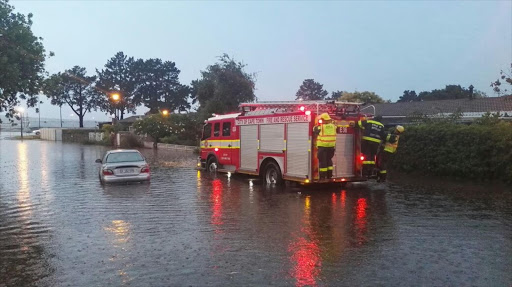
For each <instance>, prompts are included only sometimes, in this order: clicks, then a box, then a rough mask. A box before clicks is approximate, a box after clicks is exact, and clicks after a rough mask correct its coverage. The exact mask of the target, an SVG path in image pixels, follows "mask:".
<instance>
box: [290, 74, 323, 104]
mask: <svg viewBox="0 0 512 287" xmlns="http://www.w3.org/2000/svg"><path fill="white" fill-rule="evenodd" d="M328 94H329V93H328V92H327V91H326V90H324V85H322V84H320V83H318V82H315V80H313V79H305V80H304V81H303V82H302V85H301V86H300V88H299V90H298V91H297V93H296V94H295V97H296V98H295V99H296V100H302V101H317V100H325V98H326V97H327V95H328Z"/></svg>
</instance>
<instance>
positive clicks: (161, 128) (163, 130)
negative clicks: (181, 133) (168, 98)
mask: <svg viewBox="0 0 512 287" xmlns="http://www.w3.org/2000/svg"><path fill="white" fill-rule="evenodd" d="M133 128H134V129H135V132H137V133H138V134H140V135H144V134H147V135H149V136H150V137H152V138H153V141H154V142H153V146H154V147H155V148H156V147H157V144H158V142H159V141H160V139H161V138H163V137H166V136H169V135H170V134H171V131H172V126H171V122H170V120H169V118H168V117H164V116H162V115H161V114H153V115H149V116H147V117H145V118H143V119H140V120H137V121H136V122H135V123H134V124H133Z"/></svg>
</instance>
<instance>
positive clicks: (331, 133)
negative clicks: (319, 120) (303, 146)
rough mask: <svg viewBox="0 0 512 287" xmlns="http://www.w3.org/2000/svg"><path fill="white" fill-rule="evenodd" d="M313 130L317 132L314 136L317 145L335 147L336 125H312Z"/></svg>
mask: <svg viewBox="0 0 512 287" xmlns="http://www.w3.org/2000/svg"><path fill="white" fill-rule="evenodd" d="M313 131H314V132H315V133H317V134H318V136H317V138H316V146H317V147H336V126H335V125H333V124H324V125H320V126H316V127H314V129H313Z"/></svg>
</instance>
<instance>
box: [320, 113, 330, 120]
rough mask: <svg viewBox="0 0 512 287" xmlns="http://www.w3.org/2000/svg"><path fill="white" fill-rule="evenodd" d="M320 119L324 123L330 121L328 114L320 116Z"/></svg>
mask: <svg viewBox="0 0 512 287" xmlns="http://www.w3.org/2000/svg"><path fill="white" fill-rule="evenodd" d="M320 118H321V119H322V120H324V121H330V120H331V117H330V116H329V114H328V113H323V114H321V115H320Z"/></svg>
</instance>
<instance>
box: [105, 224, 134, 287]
mask: <svg viewBox="0 0 512 287" xmlns="http://www.w3.org/2000/svg"><path fill="white" fill-rule="evenodd" d="M103 229H104V230H105V231H107V232H109V233H110V234H111V236H110V239H111V242H112V246H113V247H114V255H113V256H112V257H111V258H110V261H111V262H112V264H114V265H115V266H119V265H121V268H119V269H117V274H118V276H119V277H120V278H121V283H122V284H121V285H122V286H124V285H126V284H127V283H129V282H130V281H131V278H130V276H129V274H128V273H127V269H128V268H129V267H130V266H131V263H130V262H129V261H130V260H129V258H128V256H127V255H126V254H128V253H129V251H128V249H129V246H128V242H129V240H130V236H131V235H130V223H128V222H126V221H124V220H119V219H118V220H112V222H110V224H109V225H107V226H105V227H104V228H103ZM115 262H120V264H119V265H117V264H116V263H115Z"/></svg>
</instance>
